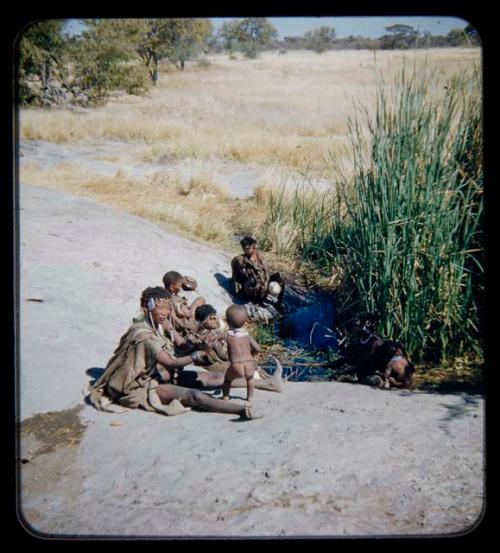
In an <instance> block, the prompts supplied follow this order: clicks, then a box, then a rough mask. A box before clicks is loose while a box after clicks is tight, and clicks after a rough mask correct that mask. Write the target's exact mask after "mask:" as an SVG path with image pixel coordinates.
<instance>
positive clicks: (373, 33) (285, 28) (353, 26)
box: [211, 16, 468, 39]
mask: <svg viewBox="0 0 500 553" xmlns="http://www.w3.org/2000/svg"><path fill="white" fill-rule="evenodd" d="M231 19H234V18H230V17H217V18H211V20H212V23H213V24H214V27H215V28H216V29H218V28H219V27H220V26H221V25H222V24H223V23H224V21H230V20H231ZM267 19H268V21H269V22H270V23H272V25H273V26H274V27H275V28H276V30H277V31H278V34H279V38H280V39H282V38H283V37H285V36H301V35H303V34H304V33H305V32H306V31H310V30H312V29H316V28H318V27H321V26H324V25H326V26H328V27H333V28H334V29H335V31H336V32H337V37H338V38H345V37H348V36H349V35H353V36H363V37H368V38H377V37H380V36H382V35H384V34H386V31H385V29H384V27H388V26H389V25H394V24H396V23H403V24H405V25H411V26H412V27H414V28H415V29H417V28H418V29H419V30H420V32H421V33H423V32H424V31H430V32H431V33H432V34H433V35H446V34H447V33H448V31H450V30H451V29H463V28H465V27H466V26H467V24H468V22H467V21H465V20H464V19H459V18H456V17H436V16H432V17H427V16H426V17H416V16H412V17H409V16H403V17H395V16H390V17H389V16H387V17H385V16H376V17H361V16H357V17H268V18H267Z"/></svg>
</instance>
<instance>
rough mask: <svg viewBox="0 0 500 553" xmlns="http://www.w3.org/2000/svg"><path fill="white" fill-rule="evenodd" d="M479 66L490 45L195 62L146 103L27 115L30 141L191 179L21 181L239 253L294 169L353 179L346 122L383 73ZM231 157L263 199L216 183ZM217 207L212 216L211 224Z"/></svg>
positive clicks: (72, 167)
mask: <svg viewBox="0 0 500 553" xmlns="http://www.w3.org/2000/svg"><path fill="white" fill-rule="evenodd" d="M479 61H480V50H479V49H436V50H430V51H425V50H422V51H406V52H395V51H379V52H377V54H376V58H374V54H373V52H369V51H362V50H361V51H339V52H327V53H324V54H321V55H318V54H315V53H313V52H289V53H288V54H287V55H286V56H278V55H277V53H276V52H267V53H264V54H263V55H261V57H260V58H258V59H256V60H247V59H238V60H230V59H229V58H228V56H225V55H219V56H213V57H211V58H210V65H209V66H208V67H207V68H203V69H201V68H199V67H198V66H197V65H196V64H188V66H187V69H186V70H185V71H184V72H178V71H172V70H171V69H167V67H165V68H163V70H162V72H161V73H160V80H159V84H158V86H157V87H156V88H155V89H154V90H152V91H151V92H150V93H149V94H147V95H146V96H142V97H139V96H130V95H127V94H116V95H114V96H113V97H112V98H111V99H110V101H109V102H108V103H107V104H106V105H105V106H103V107H98V108H94V109H89V110H87V111H86V112H83V113H82V112H73V111H69V110H45V109H27V110H21V112H20V135H21V137H22V138H23V139H26V140H46V141H50V142H56V143H87V144H90V145H93V144H97V143H100V142H101V141H103V140H115V141H118V142H122V143H123V148H122V149H121V150H118V151H115V152H114V153H106V152H105V153H102V152H100V151H98V150H97V149H96V156H95V157H96V159H101V160H111V161H119V162H120V163H121V164H122V165H124V166H125V165H127V163H129V164H130V163H139V164H145V165H146V164H149V163H154V162H158V161H161V162H162V163H167V164H168V163H170V164H173V163H176V162H178V161H181V160H183V159H186V160H189V163H191V164H192V165H193V169H192V171H191V174H192V175H193V176H192V177H191V178H188V177H186V176H185V175H184V176H182V175H181V174H180V173H176V172H175V171H172V170H169V172H168V173H166V172H165V173H162V172H158V173H157V174H156V175H154V177H153V178H150V177H147V178H145V177H144V178H133V177H131V176H129V175H127V174H126V173H121V174H120V173H119V174H117V175H115V176H114V177H112V178H109V177H103V176H101V175H97V174H93V173H90V172H88V171H85V170H83V169H82V167H80V166H77V165H76V164H60V165H58V166H56V167H54V168H53V169H50V170H47V169H45V170H41V169H39V168H37V167H36V166H34V165H32V166H26V164H23V166H22V167H21V177H22V182H27V183H31V184H40V185H43V186H50V187H53V188H58V189H60V190H63V191H68V192H72V193H75V194H81V195H84V196H87V197H91V198H94V199H96V200H97V201H100V202H103V203H106V204H109V205H112V206H114V207H118V208H119V209H122V210H124V211H128V212H130V213H134V214H136V215H140V216H143V217H146V218H149V219H151V220H153V221H155V222H157V223H160V224H163V225H166V226H171V227H173V228H176V229H177V230H181V231H182V232H184V233H186V234H188V235H189V236H192V237H197V238H201V239H203V240H209V241H211V242H213V243H215V244H217V245H218V246H219V247H222V248H226V246H227V245H228V244H230V245H231V247H234V242H232V241H231V237H232V236H233V235H234V234H250V233H255V232H258V229H259V228H261V226H262V224H263V223H264V205H265V202H266V200H267V199H268V198H269V193H268V192H266V190H268V189H269V188H276V186H278V185H280V184H281V183H282V182H283V180H284V179H285V178H286V175H287V171H293V172H294V174H295V175H296V177H297V178H298V179H299V180H300V175H301V174H307V175H308V176H309V177H315V178H320V177H321V178H326V179H327V180H328V179H329V178H330V179H331V177H329V176H328V174H326V173H325V168H326V167H327V163H326V160H328V159H330V158H334V159H335V162H336V163H342V164H343V165H344V167H345V170H346V172H349V171H350V170H352V165H351V163H350V154H349V153H348V148H347V145H348V144H347V121H348V118H349V116H351V115H353V114H354V110H355V104H356V103H358V104H362V105H364V106H366V107H367V108H368V109H371V107H372V106H373V105H374V98H375V88H376V84H377V78H378V77H377V76H378V75H381V76H383V78H384V80H385V81H386V82H390V80H391V77H392V76H393V75H394V74H395V73H396V72H398V71H399V70H400V68H401V66H402V64H403V62H407V63H416V64H417V65H418V67H421V68H422V69H423V67H424V65H425V64H427V66H428V67H429V68H433V69H434V70H435V71H436V73H437V74H438V75H439V76H440V77H442V78H443V80H444V79H445V78H446V77H448V76H449V75H451V74H453V73H455V72H457V71H460V70H462V69H464V68H466V67H470V66H471V65H472V64H473V63H479ZM224 160H233V161H238V162H241V163H246V164H258V165H259V167H260V168H261V169H260V174H261V175H262V178H261V180H260V184H261V189H260V190H257V192H256V199H257V201H255V202H241V201H237V200H230V199H228V198H227V197H226V196H225V195H224V193H223V192H222V191H221V190H217V189H216V188H215V187H214V183H213V177H214V174H215V172H216V169H217V167H218V166H219V165H220V164H221V163H223V162H224ZM163 198H164V201H163V200H162V199H163ZM158 199H159V201H158ZM206 204H210V212H211V214H212V215H211V216H210V217H209V218H207V217H204V215H205V213H206V210H207V207H206ZM204 206H205V207H204ZM276 240H277V241H278V242H279V244H281V246H280V247H279V248H277V249H275V254H276V259H277V260H278V261H279V260H280V259H284V258H283V255H282V254H281V253H280V252H281V251H282V250H284V249H286V248H285V246H286V244H288V243H290V242H291V241H292V240H293V236H291V235H290V234H289V233H288V234H287V229H286V227H283V228H280V229H276ZM285 258H286V256H285Z"/></svg>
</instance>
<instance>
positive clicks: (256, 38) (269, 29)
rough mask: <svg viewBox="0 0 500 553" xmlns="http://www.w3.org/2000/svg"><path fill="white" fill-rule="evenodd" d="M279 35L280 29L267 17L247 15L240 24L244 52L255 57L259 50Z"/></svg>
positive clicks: (240, 36) (240, 37)
mask: <svg viewBox="0 0 500 553" xmlns="http://www.w3.org/2000/svg"><path fill="white" fill-rule="evenodd" d="M277 37H278V31H277V30H276V29H275V28H274V27H273V25H271V23H269V21H268V20H267V19H266V18H265V17H247V18H246V19H243V20H242V21H240V23H239V25H238V39H239V42H240V43H241V45H242V49H243V52H244V53H245V55H246V56H247V57H249V58H254V57H256V55H257V52H258V50H259V49H260V48H261V47H263V46H267V45H268V44H270V43H271V41H273V40H275V39H276V38H277Z"/></svg>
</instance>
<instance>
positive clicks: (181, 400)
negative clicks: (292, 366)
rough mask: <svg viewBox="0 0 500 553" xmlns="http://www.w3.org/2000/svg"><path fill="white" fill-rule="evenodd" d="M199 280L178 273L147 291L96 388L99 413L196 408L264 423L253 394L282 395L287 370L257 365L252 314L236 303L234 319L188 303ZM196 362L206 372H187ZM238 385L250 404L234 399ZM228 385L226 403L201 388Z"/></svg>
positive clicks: (94, 394) (231, 313) (197, 302)
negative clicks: (232, 392)
mask: <svg viewBox="0 0 500 553" xmlns="http://www.w3.org/2000/svg"><path fill="white" fill-rule="evenodd" d="M196 289H197V283H196V281H195V280H194V279H193V278H192V277H188V276H183V275H181V274H180V273H179V272H177V271H169V272H167V273H166V274H165V275H164V276H163V287H161V286H156V287H148V288H146V289H145V290H144V291H143V292H142V294H141V298H140V307H141V312H140V314H139V316H137V317H135V318H134V319H133V322H132V325H131V326H130V328H129V329H128V330H127V332H126V333H125V334H124V335H123V336H122V337H121V339H120V343H119V345H118V347H117V348H116V350H115V352H114V354H113V357H112V358H111V359H110V360H109V362H108V364H107V366H106V368H105V370H104V373H103V374H102V375H101V376H100V377H99V378H98V379H97V381H96V382H95V383H94V384H93V385H92V386H91V388H90V394H89V401H90V402H91V403H92V404H93V405H94V406H95V407H97V408H98V409H101V410H112V407H111V404H119V405H122V406H124V407H127V408H138V407H141V408H143V409H146V410H149V411H157V412H160V413H164V414H166V415H177V414H181V413H184V412H186V411H188V410H190V409H191V408H192V407H194V408H197V409H201V410H206V411H213V412H220V413H229V414H237V415H240V416H241V417H243V418H246V419H255V418H261V416H262V415H261V414H259V413H258V411H257V410H256V408H255V405H254V403H253V398H254V389H255V388H258V389H262V390H269V391H275V392H280V391H281V390H282V366H281V364H280V362H279V361H278V360H277V359H276V369H275V371H274V373H273V375H272V376H271V375H269V374H268V373H267V372H265V371H263V370H261V369H260V368H257V367H256V363H255V360H254V358H253V352H257V351H259V346H258V344H257V343H256V342H255V340H254V339H253V338H252V336H251V335H250V334H249V332H248V330H246V328H245V323H246V322H247V321H248V319H249V317H248V313H247V311H246V309H245V307H244V306H243V305H235V304H233V305H231V306H230V307H229V308H228V309H227V311H226V319H227V322H225V321H222V320H220V319H219V317H218V315H217V312H216V310H215V309H214V307H213V306H211V305H210V304H207V303H206V301H205V299H204V298H203V297H197V298H196V299H195V300H194V301H193V302H192V303H189V302H188V301H187V299H186V298H185V297H183V296H182V295H181V292H182V290H185V291H187V290H190V291H195V290H196ZM192 364H194V365H195V366H198V367H201V368H203V369H205V370H202V371H200V370H196V369H194V370H193V369H191V370H189V369H186V367H187V366H188V365H192ZM231 387H246V388H247V397H246V402H245V404H244V405H242V404H240V403H236V402H232V401H228V400H229V399H230V388H231ZM218 388H222V391H223V397H222V399H219V398H215V397H213V396H212V395H210V394H206V393H203V392H202V391H201V390H215V389H218Z"/></svg>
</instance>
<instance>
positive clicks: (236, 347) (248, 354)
mask: <svg viewBox="0 0 500 553" xmlns="http://www.w3.org/2000/svg"><path fill="white" fill-rule="evenodd" d="M226 320H227V323H228V325H229V330H228V331H227V332H226V342H227V352H228V357H229V361H230V363H231V364H230V365H229V368H228V369H227V372H226V376H225V378H224V384H223V386H222V392H223V399H229V390H230V388H231V382H232V381H233V380H234V379H235V378H242V377H244V378H245V379H246V381H247V401H248V402H249V403H251V402H252V401H253V394H254V389H255V382H254V379H253V377H254V372H255V360H254V359H253V356H252V351H255V352H259V351H260V347H259V345H258V344H257V342H256V341H255V340H254V339H253V338H252V337H251V336H250V334H249V333H248V331H247V330H245V329H244V328H243V325H244V324H245V323H246V322H247V321H248V314H247V311H246V309H245V308H244V307H243V306H242V305H231V306H230V307H228V309H227V310H226Z"/></svg>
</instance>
